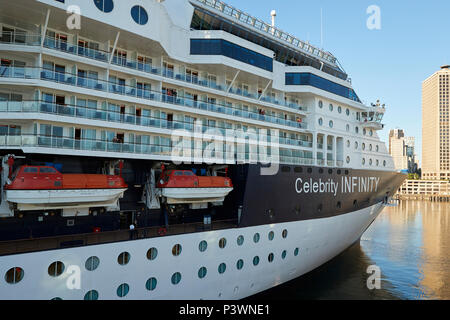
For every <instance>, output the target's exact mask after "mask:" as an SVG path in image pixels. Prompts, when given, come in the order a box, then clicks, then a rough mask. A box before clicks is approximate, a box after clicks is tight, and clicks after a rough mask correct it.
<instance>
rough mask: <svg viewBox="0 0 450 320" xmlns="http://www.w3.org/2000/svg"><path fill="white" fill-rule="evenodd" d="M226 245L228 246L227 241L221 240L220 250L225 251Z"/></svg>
mask: <svg viewBox="0 0 450 320" xmlns="http://www.w3.org/2000/svg"><path fill="white" fill-rule="evenodd" d="M226 245H227V239H225V238H222V239H220V240H219V248H221V249H223V248H225V247H226Z"/></svg>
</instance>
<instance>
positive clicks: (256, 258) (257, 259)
mask: <svg viewBox="0 0 450 320" xmlns="http://www.w3.org/2000/svg"><path fill="white" fill-rule="evenodd" d="M258 264H259V257H258V256H256V257H254V258H253V265H254V266H257V265H258Z"/></svg>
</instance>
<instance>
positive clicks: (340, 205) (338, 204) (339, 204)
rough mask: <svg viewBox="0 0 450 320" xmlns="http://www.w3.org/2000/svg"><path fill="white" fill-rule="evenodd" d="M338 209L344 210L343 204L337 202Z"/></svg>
mask: <svg viewBox="0 0 450 320" xmlns="http://www.w3.org/2000/svg"><path fill="white" fill-rule="evenodd" d="M336 208H338V209H341V208H342V203H341V202H340V201H338V202H337V204H336Z"/></svg>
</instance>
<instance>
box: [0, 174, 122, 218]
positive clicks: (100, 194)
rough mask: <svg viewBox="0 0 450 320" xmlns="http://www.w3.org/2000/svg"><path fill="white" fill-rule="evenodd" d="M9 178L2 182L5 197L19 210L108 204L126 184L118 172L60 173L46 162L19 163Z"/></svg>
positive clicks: (117, 196) (119, 194)
mask: <svg viewBox="0 0 450 320" xmlns="http://www.w3.org/2000/svg"><path fill="white" fill-rule="evenodd" d="M12 180H13V181H12V182H11V183H9V184H7V185H6V186H5V191H6V200H7V201H9V202H11V203H15V204H17V205H18V208H19V209H20V210H37V209H48V208H51V209H59V208H68V207H80V206H84V207H87V206H90V207H94V206H101V205H107V204H111V203H114V202H117V200H118V199H119V198H120V197H122V196H123V193H124V192H125V191H126V190H127V188H128V186H127V184H126V183H125V181H124V180H123V178H122V177H120V176H112V175H104V174H62V173H60V172H59V171H58V170H56V169H55V168H53V167H49V166H21V167H20V168H19V169H18V170H17V171H16V173H15V174H14V175H12Z"/></svg>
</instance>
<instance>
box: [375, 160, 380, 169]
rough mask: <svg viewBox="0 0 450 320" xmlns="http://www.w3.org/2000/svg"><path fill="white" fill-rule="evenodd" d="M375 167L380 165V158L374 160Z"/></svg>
mask: <svg viewBox="0 0 450 320" xmlns="http://www.w3.org/2000/svg"><path fill="white" fill-rule="evenodd" d="M376 164H377V167H378V166H379V165H380V160H378V159H377V161H376Z"/></svg>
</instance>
